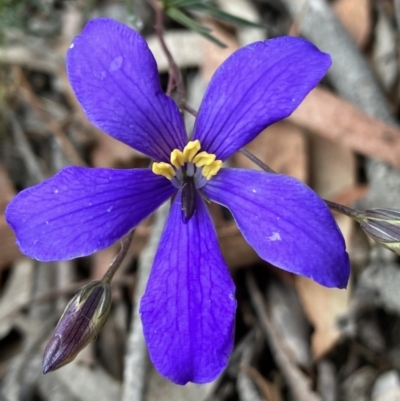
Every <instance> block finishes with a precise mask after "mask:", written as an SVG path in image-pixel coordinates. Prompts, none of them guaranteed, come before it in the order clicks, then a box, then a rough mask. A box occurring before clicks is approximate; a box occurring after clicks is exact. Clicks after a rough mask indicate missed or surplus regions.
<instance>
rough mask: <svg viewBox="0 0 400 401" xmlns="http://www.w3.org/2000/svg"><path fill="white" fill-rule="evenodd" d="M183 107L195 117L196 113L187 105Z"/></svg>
mask: <svg viewBox="0 0 400 401" xmlns="http://www.w3.org/2000/svg"><path fill="white" fill-rule="evenodd" d="M183 107H184V109H185V110H186V111H187V112H188V113H190V114H191V115H192V116H193V117H197V111H196V110H195V109H193V108H192V107H190V106H189V105H188V104H187V103H185V104H184V106H183Z"/></svg>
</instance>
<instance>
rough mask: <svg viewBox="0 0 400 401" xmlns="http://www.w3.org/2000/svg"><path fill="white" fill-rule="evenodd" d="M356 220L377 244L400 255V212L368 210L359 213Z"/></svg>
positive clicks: (393, 210)
mask: <svg viewBox="0 0 400 401" xmlns="http://www.w3.org/2000/svg"><path fill="white" fill-rule="evenodd" d="M356 220H357V221H358V222H359V223H360V226H361V228H362V229H363V230H364V231H365V233H366V234H367V235H368V236H369V237H371V238H372V239H373V240H374V241H376V242H377V243H378V244H380V245H382V246H384V247H385V248H388V249H390V250H391V251H393V252H395V253H397V254H398V255H400V211H399V210H395V209H370V210H365V211H363V212H360V214H359V215H358V216H357V218H356Z"/></svg>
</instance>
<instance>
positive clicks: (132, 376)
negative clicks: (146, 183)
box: [122, 202, 169, 401]
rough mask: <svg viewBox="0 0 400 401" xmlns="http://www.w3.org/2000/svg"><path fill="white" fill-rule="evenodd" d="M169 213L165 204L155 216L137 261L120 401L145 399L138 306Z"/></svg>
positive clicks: (143, 350)
mask: <svg viewBox="0 0 400 401" xmlns="http://www.w3.org/2000/svg"><path fill="white" fill-rule="evenodd" d="M168 210H169V204H168V202H167V203H165V204H164V205H163V206H161V207H160V209H158V211H157V212H156V214H155V222H154V225H153V229H152V232H151V235H150V238H149V242H148V243H147V245H146V248H145V249H144V250H143V252H142V255H141V257H140V261H139V271H138V281H137V284H136V288H135V294H134V299H133V304H134V310H133V312H132V322H131V328H130V332H129V338H128V343H127V347H126V348H127V351H126V356H125V366H124V381H123V385H122V401H132V400H135V401H142V400H143V397H144V389H145V385H146V373H147V367H148V355H147V347H146V343H145V341H144V337H143V328H142V322H141V320H140V315H139V303H140V299H141V298H142V296H143V294H144V291H145V288H146V285H147V281H148V278H149V275H150V270H151V267H152V265H153V259H154V255H155V253H156V251H157V247H158V243H159V242H160V238H161V234H162V231H163V228H164V224H165V220H166V218H167V215H168Z"/></svg>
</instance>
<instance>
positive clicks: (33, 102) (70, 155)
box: [19, 72, 86, 166]
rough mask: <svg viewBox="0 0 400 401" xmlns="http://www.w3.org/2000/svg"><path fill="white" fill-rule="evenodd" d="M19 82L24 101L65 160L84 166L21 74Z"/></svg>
mask: <svg viewBox="0 0 400 401" xmlns="http://www.w3.org/2000/svg"><path fill="white" fill-rule="evenodd" d="M19 81H20V85H21V89H22V90H21V92H22V94H23V96H24V99H25V100H26V102H27V103H29V105H30V106H31V107H32V109H33V110H34V111H35V113H36V114H37V115H38V116H39V117H40V119H41V120H42V122H43V123H44V124H45V126H46V128H47V129H48V130H49V132H50V133H51V134H52V135H53V136H54V137H55V138H56V140H57V142H58V143H59V144H60V147H61V149H62V150H63V151H64V153H65V156H66V157H67V159H68V160H69V161H70V162H71V163H72V164H74V165H77V166H85V165H86V163H85V162H84V161H83V159H82V158H81V157H80V156H79V154H78V152H77V151H76V150H75V148H74V147H73V146H72V144H71V142H70V141H69V139H68V138H67V136H66V135H65V133H64V131H63V130H62V129H61V127H60V125H59V124H58V123H57V122H56V121H55V120H53V119H52V118H51V117H50V116H49V114H48V113H47V112H46V110H45V109H44V107H43V105H42V103H41V101H40V99H39V98H38V97H37V95H36V94H35V93H34V92H33V90H32V88H31V85H30V83H29V82H28V80H27V79H26V78H25V77H24V75H23V73H22V72H21V73H20V74H19Z"/></svg>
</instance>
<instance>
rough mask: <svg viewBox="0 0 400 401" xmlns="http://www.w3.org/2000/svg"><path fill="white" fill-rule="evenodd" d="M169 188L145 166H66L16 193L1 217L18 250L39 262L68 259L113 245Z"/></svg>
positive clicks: (152, 209)
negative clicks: (9, 228) (42, 180)
mask: <svg viewBox="0 0 400 401" xmlns="http://www.w3.org/2000/svg"><path fill="white" fill-rule="evenodd" d="M174 191H176V189H175V188H174V187H173V186H172V185H171V183H170V182H169V181H168V180H167V179H165V178H164V177H161V176H156V175H154V174H153V173H152V172H151V170H149V169H134V170H113V169H97V168H96V169H89V168H82V167H68V168H66V169H64V170H62V171H61V172H59V173H58V174H57V175H55V176H54V177H52V178H50V179H49V180H47V181H44V182H43V183H41V184H39V185H36V186H34V187H31V188H28V189H26V190H24V191H22V192H21V193H19V194H18V195H17V196H16V197H15V198H14V199H13V200H12V201H11V203H10V204H9V205H8V207H7V210H6V219H7V222H8V224H9V225H10V226H11V227H12V228H13V230H14V231H15V233H16V236H17V244H18V245H19V247H20V249H21V252H23V253H25V254H26V255H28V256H30V257H32V258H35V259H38V260H42V261H52V260H63V259H72V258H76V257H79V256H85V255H89V254H91V253H93V252H96V251H99V250H100V249H104V248H106V247H108V246H109V245H111V244H113V243H114V242H115V241H117V240H118V239H120V238H121V237H123V236H124V235H125V234H127V233H128V232H129V231H130V230H131V229H132V228H134V227H135V226H137V225H138V224H139V223H140V221H141V220H143V219H144V218H145V217H147V216H148V215H149V214H150V213H152V212H153V211H154V210H155V209H157V207H158V206H159V205H161V204H162V203H163V202H165V201H166V200H167V199H168V198H169V197H170V196H171V195H172V194H173V193H174Z"/></svg>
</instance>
